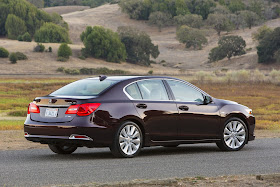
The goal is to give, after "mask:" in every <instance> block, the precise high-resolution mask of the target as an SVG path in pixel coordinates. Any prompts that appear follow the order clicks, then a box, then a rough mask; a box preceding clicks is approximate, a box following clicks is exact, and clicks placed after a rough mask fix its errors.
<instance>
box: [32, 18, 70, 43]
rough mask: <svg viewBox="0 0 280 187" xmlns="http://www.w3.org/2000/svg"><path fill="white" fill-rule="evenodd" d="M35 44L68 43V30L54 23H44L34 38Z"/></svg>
mask: <svg viewBox="0 0 280 187" xmlns="http://www.w3.org/2000/svg"><path fill="white" fill-rule="evenodd" d="M34 39H35V42H42V43H70V39H69V34H68V30H67V29H65V28H63V27H61V26H59V25H56V24H54V23H45V24H44V25H43V26H42V27H40V29H39V30H37V31H36V33H35V36H34Z"/></svg>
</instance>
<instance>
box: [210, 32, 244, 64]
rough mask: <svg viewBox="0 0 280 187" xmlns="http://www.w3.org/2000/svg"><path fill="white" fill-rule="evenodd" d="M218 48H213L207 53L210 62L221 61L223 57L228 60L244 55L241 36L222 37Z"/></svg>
mask: <svg viewBox="0 0 280 187" xmlns="http://www.w3.org/2000/svg"><path fill="white" fill-rule="evenodd" d="M218 44H219V46H218V47H215V48H213V49H212V50H211V51H210V53H209V57H208V58H209V60H210V62H213V61H217V60H221V59H223V58H225V57H227V58H228V59H230V58H231V57H232V56H240V55H243V54H245V53H246V52H245V47H246V42H245V40H243V38H242V37H241V36H223V37H222V38H221V39H220V40H219V42H218Z"/></svg>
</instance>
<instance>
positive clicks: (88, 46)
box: [81, 26, 126, 63]
mask: <svg viewBox="0 0 280 187" xmlns="http://www.w3.org/2000/svg"><path fill="white" fill-rule="evenodd" d="M81 40H82V41H83V43H84V45H85V49H84V50H82V53H86V54H88V55H91V56H93V57H95V58H103V59H106V60H107V61H109V62H117V63H119V62H120V61H122V60H125V59H126V50H125V45H124V44H123V43H122V42H121V40H120V37H119V35H118V34H117V33H115V32H113V31H112V30H110V29H105V28H104V27H101V26H94V27H87V28H86V30H85V31H84V32H83V33H82V34H81Z"/></svg>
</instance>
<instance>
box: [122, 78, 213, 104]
mask: <svg viewBox="0 0 280 187" xmlns="http://www.w3.org/2000/svg"><path fill="white" fill-rule="evenodd" d="M157 79H159V80H161V81H163V80H172V81H177V82H182V83H184V84H186V85H187V86H189V87H191V88H193V89H194V90H196V91H198V92H199V93H201V94H202V95H207V96H210V95H209V94H208V93H206V92H204V91H203V90H201V89H200V88H198V87H196V86H194V85H193V84H191V83H189V82H187V81H184V80H178V79H172V78H148V79H140V80H136V81H133V82H131V83H129V84H127V85H125V86H124V87H123V92H124V94H125V95H126V96H127V97H128V98H129V99H130V100H133V101H171V102H180V101H176V100H170V99H169V100H147V99H133V98H132V97H131V96H130V95H129V94H128V93H127V92H126V90H125V89H126V88H127V87H128V86H130V85H131V84H134V83H137V82H140V81H145V80H157ZM138 89H139V88H138ZM165 90H166V92H168V91H167V89H166V88H165ZM139 91H140V90H139ZM171 91H172V90H171ZM210 97H211V98H212V96H210ZM181 102H190V103H192V101H181ZM193 103H195V102H193Z"/></svg>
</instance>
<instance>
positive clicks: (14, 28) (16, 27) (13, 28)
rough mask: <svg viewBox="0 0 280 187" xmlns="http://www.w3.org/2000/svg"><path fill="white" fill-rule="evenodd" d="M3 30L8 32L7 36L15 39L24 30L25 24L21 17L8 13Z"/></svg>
mask: <svg viewBox="0 0 280 187" xmlns="http://www.w3.org/2000/svg"><path fill="white" fill-rule="evenodd" d="M1 19H2V18H1ZM5 30H6V32H7V34H8V38H10V39H14V40H15V39H17V38H18V36H19V35H22V34H23V33H25V32H26V26H25V23H24V21H23V20H22V19H21V18H19V17H17V16H15V15H14V14H9V15H8V17H7V20H6V23H5Z"/></svg>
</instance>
